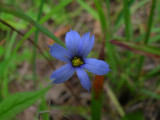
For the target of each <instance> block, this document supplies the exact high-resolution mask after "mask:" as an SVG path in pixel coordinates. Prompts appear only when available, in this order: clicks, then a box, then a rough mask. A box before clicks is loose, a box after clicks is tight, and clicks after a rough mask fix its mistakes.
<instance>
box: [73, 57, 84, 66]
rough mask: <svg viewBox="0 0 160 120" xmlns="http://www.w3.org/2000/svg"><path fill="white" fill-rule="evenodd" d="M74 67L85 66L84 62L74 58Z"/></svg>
mask: <svg viewBox="0 0 160 120" xmlns="http://www.w3.org/2000/svg"><path fill="white" fill-rule="evenodd" d="M72 65H73V66H74V67H78V66H81V65H83V61H82V59H81V58H78V57H74V58H73V59H72Z"/></svg>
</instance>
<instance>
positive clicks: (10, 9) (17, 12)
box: [0, 4, 65, 47]
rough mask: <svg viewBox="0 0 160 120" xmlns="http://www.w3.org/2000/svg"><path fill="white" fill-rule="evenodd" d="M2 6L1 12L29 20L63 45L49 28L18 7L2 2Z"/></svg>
mask: <svg viewBox="0 0 160 120" xmlns="http://www.w3.org/2000/svg"><path fill="white" fill-rule="evenodd" d="M0 5H1V6H2V7H1V8H0V11H1V12H5V13H10V14H12V15H15V16H17V17H19V18H21V19H23V20H25V21H27V22H29V23H30V24H32V25H34V26H35V27H36V28H37V29H38V30H40V31H41V32H43V33H44V34H45V35H47V36H48V37H50V38H51V39H53V40H54V41H56V42H57V43H59V44H60V45H62V46H64V47H65V45H64V43H63V42H62V41H60V40H59V39H58V38H57V37H56V36H55V35H54V34H53V33H51V32H50V31H49V30H47V29H46V28H44V27H43V26H42V25H40V24H39V23H38V22H36V21H35V20H33V19H32V18H31V17H29V16H28V15H26V14H25V13H24V12H22V11H21V10H20V9H17V8H15V7H13V6H9V5H4V4H0Z"/></svg>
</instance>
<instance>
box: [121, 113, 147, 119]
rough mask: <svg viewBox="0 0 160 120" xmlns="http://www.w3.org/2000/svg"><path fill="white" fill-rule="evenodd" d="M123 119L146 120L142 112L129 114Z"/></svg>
mask: <svg viewBox="0 0 160 120" xmlns="http://www.w3.org/2000/svg"><path fill="white" fill-rule="evenodd" d="M122 120H145V118H144V117H143V114H142V113H141V112H135V113H130V114H127V115H126V116H124V117H123V118H122Z"/></svg>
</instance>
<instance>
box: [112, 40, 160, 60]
mask: <svg viewBox="0 0 160 120" xmlns="http://www.w3.org/2000/svg"><path fill="white" fill-rule="evenodd" d="M111 43H112V44H115V45H117V46H120V47H123V48H126V49H129V50H131V51H132V52H135V53H138V54H140V55H144V56H149V57H154V58H160V52H159V51H160V48H159V47H155V46H149V45H145V44H136V43H133V42H122V41H118V40H112V41H111Z"/></svg>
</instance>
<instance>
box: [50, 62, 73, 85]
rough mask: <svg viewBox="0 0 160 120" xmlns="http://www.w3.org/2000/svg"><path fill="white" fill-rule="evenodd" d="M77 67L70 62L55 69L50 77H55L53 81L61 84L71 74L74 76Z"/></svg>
mask: <svg viewBox="0 0 160 120" xmlns="http://www.w3.org/2000/svg"><path fill="white" fill-rule="evenodd" d="M74 72H75V69H74V68H73V67H72V65H70V64H66V65H64V66H62V67H60V68H59V69H57V70H56V71H54V72H53V73H52V75H51V77H50V79H54V81H53V83H55V84H59V83H62V82H65V81H67V80H68V79H69V78H71V76H73V74H74Z"/></svg>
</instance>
